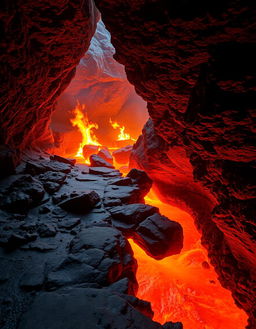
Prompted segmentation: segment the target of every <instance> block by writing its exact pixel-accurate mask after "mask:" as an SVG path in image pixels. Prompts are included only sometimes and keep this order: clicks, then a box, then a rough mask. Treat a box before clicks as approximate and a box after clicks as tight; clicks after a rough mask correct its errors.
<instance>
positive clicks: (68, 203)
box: [58, 191, 100, 214]
mask: <svg viewBox="0 0 256 329" xmlns="http://www.w3.org/2000/svg"><path fill="white" fill-rule="evenodd" d="M99 201H100V197H99V195H98V194H97V193H96V192H95V191H87V192H84V193H82V194H78V195H77V196H70V197H67V199H66V200H64V201H62V202H60V203H59V204H58V205H59V206H60V207H61V208H62V209H64V210H66V211H68V212H72V213H75V214H83V213H87V212H88V211H90V210H91V209H92V208H93V207H94V206H95V205H96V204H97V203H98V202H99Z"/></svg>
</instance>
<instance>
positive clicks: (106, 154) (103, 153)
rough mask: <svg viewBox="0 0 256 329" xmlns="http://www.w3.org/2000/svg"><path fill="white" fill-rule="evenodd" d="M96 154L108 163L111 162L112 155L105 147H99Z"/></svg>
mask: <svg viewBox="0 0 256 329" xmlns="http://www.w3.org/2000/svg"><path fill="white" fill-rule="evenodd" d="M97 155H98V156H100V157H101V158H102V159H104V160H105V161H107V162H108V163H110V164H113V157H112V155H111V153H110V152H109V150H108V148H107V147H104V148H101V149H100V150H99V152H98V153H97Z"/></svg>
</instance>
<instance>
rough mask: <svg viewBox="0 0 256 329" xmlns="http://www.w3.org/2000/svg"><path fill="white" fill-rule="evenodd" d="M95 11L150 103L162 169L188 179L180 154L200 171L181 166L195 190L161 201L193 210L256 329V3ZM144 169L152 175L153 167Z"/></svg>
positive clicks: (104, 3) (104, 6)
mask: <svg viewBox="0 0 256 329" xmlns="http://www.w3.org/2000/svg"><path fill="white" fill-rule="evenodd" d="M96 4H97V6H98V8H99V10H100V11H101V13H102V17H103V20H104V22H105V24H106V26H107V28H108V29H109V30H110V32H111V35H112V42H113V45H114V46H115V48H116V51H117V53H116V55H115V56H116V59H117V60H118V61H119V62H120V63H122V64H124V65H125V68H126V72H127V76H128V79H129V81H131V82H132V83H133V84H134V85H135V89H136V91H137V92H138V94H139V95H141V96H142V97H143V98H144V99H145V100H146V101H147V102H148V109H149V114H150V116H151V118H152V120H153V123H154V127H155V131H156V133H157V135H159V136H160V137H161V138H162V139H163V141H164V142H165V143H166V145H165V146H166V148H164V149H163V150H161V148H160V149H157V153H158V159H161V158H162V160H158V163H159V166H158V167H161V165H162V164H164V168H165V169H164V171H165V173H167V174H168V173H171V175H170V177H172V176H175V174H176V176H179V175H180V170H179V169H180V168H179V165H178V166H177V164H175V165H174V166H173V163H172V164H170V168H169V169H168V161H167V162H166V161H165V160H164V159H165V158H166V149H167V150H168V154H169V156H170V157H171V156H172V160H173V159H175V158H176V155H175V154H179V156H180V162H182V158H183V160H184V164H185V166H186V165H187V161H188V160H189V162H190V164H191V165H192V168H191V169H192V172H190V169H189V165H188V167H187V169H186V168H183V170H184V173H186V170H187V174H188V178H187V179H186V181H185V183H186V184H187V185H189V184H191V185H189V188H187V189H186V188H185V185H186V184H184V182H183V187H184V189H183V191H182V193H183V196H182V193H180V194H179V195H177V194H175V193H176V191H173V190H172V188H171V185H169V186H168V184H167V185H166V184H165V187H164V188H165V189H162V195H163V194H167V193H168V194H169V197H170V198H169V199H172V198H174V199H176V200H179V201H180V203H181V204H182V203H185V204H186V206H187V207H188V208H191V207H192V209H191V211H192V212H193V213H194V215H196V221H197V226H198V227H199V228H200V230H201V231H202V242H203V244H204V245H205V246H206V247H207V249H208V252H209V256H210V259H211V262H212V264H213V265H214V266H215V268H216V270H217V272H218V274H219V276H220V280H221V282H222V284H223V285H224V286H225V287H227V288H229V289H230V290H231V291H232V293H233V296H234V298H235V301H236V302H237V304H238V305H239V306H241V307H242V308H243V309H244V310H246V312H247V313H248V315H249V316H250V318H249V325H248V328H255V326H256V323H255V316H256V310H255V288H256V285H255V268H256V261H255V255H254V252H255V248H256V245H255V221H254V219H253V218H254V217H255V210H254V207H253V205H254V204H255V178H254V177H256V176H255V145H256V144H255V111H254V109H255V100H256V97H255V96H256V95H255V82H256V81H255V69H254V66H255V65H254V58H255V49H256V47H255V41H256V40H255V37H256V34H255V23H254V22H255V17H256V8H255V3H254V2H253V1H239V0H238V1H233V0H230V1H214V2H213V1H210V2H203V1H196V2H187V1H182V2H168V1H164V0H162V1H153V0H151V1H142V0H137V1H125V2H124V1H121V0H119V1H118V0H117V1H116V0H115V1H111V0H97V1H96ZM113 13H116V14H115V15H114V14H113ZM137 147H138V148H139V145H137ZM137 159H138V157H137ZM174 161H175V160H174ZM169 163H170V162H169ZM138 165H140V166H141V167H143V168H144V169H145V170H147V171H148V173H149V174H150V173H152V170H151V169H152V168H145V167H146V166H147V164H145V161H144V163H141V162H140V163H139V164H138ZM175 168H176V169H175ZM152 177H153V178H154V176H152ZM181 181H182V180H181ZM195 181H196V186H195ZM181 184H182V182H181ZM158 187H159V186H158ZM194 187H195V188H198V189H199V190H201V192H200V193H202V194H201V196H204V197H205V198H207V200H208V201H207V202H201V211H200V212H199V213H198V207H197V206H196V207H193V203H192V202H191V198H190V197H189V195H191V194H193V193H191V189H192V190H193V188H194ZM159 188H160V190H161V186H160V187H159ZM194 191H197V190H196V189H195V190H194ZM200 193H199V195H200ZM172 194H174V195H172ZM194 194H195V193H194ZM197 205H198V204H197ZM206 205H207V206H206ZM199 207H200V204H199ZM204 208H205V214H204V215H202V214H201V213H204V211H203V209H204ZM209 210H210V211H212V215H211V216H209Z"/></svg>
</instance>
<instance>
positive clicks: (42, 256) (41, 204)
mask: <svg viewBox="0 0 256 329" xmlns="http://www.w3.org/2000/svg"><path fill="white" fill-rule="evenodd" d="M94 169H95V171H93V167H90V168H88V166H86V165H74V163H73V161H69V160H68V159H64V158H59V157H56V156H51V157H50V159H49V158H48V157H46V156H42V155H41V156H38V157H37V156H36V155H35V154H33V158H30V157H27V158H26V160H25V162H22V163H21V165H20V166H19V167H18V168H17V169H16V170H17V174H13V175H10V176H8V177H7V178H5V179H3V180H0V197H1V202H0V267H1V271H0V283H1V284H0V295H1V298H0V305H1V320H0V325H1V328H3V329H12V328H20V329H23V328H26V329H27V328H34V327H35V326H36V327H38V328H42V329H43V328H49V329H55V328H59V327H60V326H62V327H63V326H64V328H65V329H72V328H74V327H81V323H82V326H83V327H86V328H88V329H95V328H96V327H100V328H101V327H104V328H110V327H111V328H124V329H128V328H131V324H132V327H133V328H135V327H136V328H145V329H146V328H152V329H162V328H170V329H175V328H180V329H182V324H181V323H175V324H173V323H171V322H167V323H166V324H165V326H164V327H163V326H162V325H160V324H159V323H157V322H154V321H152V320H151V319H152V317H153V311H152V309H151V305H150V303H149V302H146V301H143V300H140V299H138V298H136V297H135V296H136V292H137V289H138V283H137V280H136V271H137V262H136V260H135V259H134V257H133V251H132V249H131V246H130V243H129V242H128V240H127V231H125V232H124V230H122V229H120V227H119V226H120V225H119V224H118V222H117V221H116V216H117V213H118V211H117V210H118V209H117V208H119V207H120V209H121V216H124V217H125V218H123V217H122V218H123V220H124V221H126V222H127V225H128V224H129V222H130V221H133V220H134V219H133V216H134V215H135V213H136V227H135V226H134V227H133V228H132V229H130V231H129V232H132V231H133V232H134V238H136V236H135V235H138V236H140V244H141V245H142V246H143V247H145V249H146V250H147V249H148V250H149V252H150V253H151V254H152V255H153V257H155V258H158V257H159V258H162V257H163V256H164V253H166V255H165V256H167V255H169V254H170V253H172V254H173V253H179V252H180V250H178V249H177V248H176V247H177V246H180V247H181V246H182V243H183V236H182V228H181V226H180V224H178V223H177V222H173V221H170V220H169V219H167V218H165V217H163V216H161V215H160V214H159V210H158V209H157V208H155V207H151V206H148V205H145V204H139V205H138V204H134V200H135V201H137V200H142V199H143V196H144V193H145V192H146V188H147V192H148V191H149V189H150V186H151V185H150V184H148V185H147V187H146V185H145V184H144V185H143V184H142V181H144V183H145V181H146V182H148V181H149V178H148V177H147V175H146V174H145V173H144V175H143V172H142V171H136V173H137V175H136V177H137V180H135V179H134V178H133V179H132V178H130V177H121V176H122V174H121V173H120V172H119V171H118V170H115V169H113V168H105V167H94ZM63 170H65V172H63ZM90 170H92V172H90ZM132 176H133V177H134V174H133V175H132ZM139 178H140V179H139ZM122 181H123V182H122ZM46 182H48V183H55V184H58V189H57V190H56V191H53V190H49V187H48V185H45V183H46ZM141 186H142V188H141ZM118 206H119V207H118ZM154 215H155V216H158V217H159V218H158V220H155V222H156V223H157V224H159V225H157V227H158V229H157V230H156V226H155V225H153V223H146V220H148V221H149V220H150V218H152V216H154ZM163 218H165V227H164V226H163V225H162V226H161V223H162V220H163ZM142 227H143V229H144V231H141V228H142ZM177 227H178V231H181V232H177ZM145 230H146V231H145ZM180 233H181V234H180ZM169 235H170V236H172V237H173V238H172V239H166V237H167V236H168V237H169ZM10 310H11V311H10Z"/></svg>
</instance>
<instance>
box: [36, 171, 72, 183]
mask: <svg viewBox="0 0 256 329" xmlns="http://www.w3.org/2000/svg"><path fill="white" fill-rule="evenodd" d="M66 177H67V175H66V174H65V173H62V172H56V171H47V172H46V173H44V174H41V175H40V176H39V179H40V181H42V182H44V183H45V182H48V181H50V182H55V183H58V184H63V183H64V182H65V179H66Z"/></svg>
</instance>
